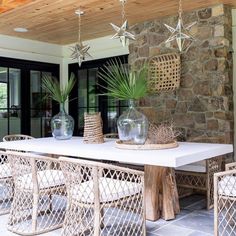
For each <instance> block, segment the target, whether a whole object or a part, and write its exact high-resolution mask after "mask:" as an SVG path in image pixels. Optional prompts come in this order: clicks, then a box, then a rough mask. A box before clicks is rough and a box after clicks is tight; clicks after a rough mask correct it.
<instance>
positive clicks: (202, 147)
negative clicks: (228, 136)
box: [0, 137, 233, 167]
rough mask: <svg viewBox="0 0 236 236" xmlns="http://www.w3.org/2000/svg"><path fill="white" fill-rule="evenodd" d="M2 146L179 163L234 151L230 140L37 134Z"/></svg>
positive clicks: (127, 160)
mask: <svg viewBox="0 0 236 236" xmlns="http://www.w3.org/2000/svg"><path fill="white" fill-rule="evenodd" d="M0 149H11V150H21V151H31V152H39V153H49V154H56V155H62V156H75V157H76V156H77V157H83V158H89V159H95V160H111V161H119V162H125V163H132V164H144V165H145V164H146V165H156V166H168V167H179V166H182V165H185V164H190V163H193V162H196V161H201V160H205V159H208V158H211V157H215V156H219V155H223V154H226V153H231V152H233V145H231V144H210V143H190V142H180V143H179V147H177V148H172V149H163V150H124V149H118V148H116V147H115V140H111V139H110V140H108V139H107V140H106V141H105V143H103V144H84V143H83V138H81V137H73V138H72V139H70V140H56V139H54V138H37V139H30V140H22V141H11V142H0Z"/></svg>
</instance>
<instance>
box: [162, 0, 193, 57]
mask: <svg viewBox="0 0 236 236" xmlns="http://www.w3.org/2000/svg"><path fill="white" fill-rule="evenodd" d="M196 23H197V22H196V21H195V22H193V23H191V24H189V25H187V26H184V24H183V19H182V1H181V0H180V1H179V19H178V23H177V26H176V28H173V27H171V26H169V25H167V24H164V25H165V26H166V28H167V29H168V30H169V31H170V32H171V35H170V37H169V38H168V39H167V40H166V41H165V42H166V43H169V42H171V41H175V40H176V43H177V46H178V49H179V52H180V53H184V52H187V51H188V49H189V47H190V46H191V45H192V43H193V42H194V41H195V38H194V37H193V36H192V35H191V33H190V30H191V28H192V27H193V26H194V25H195V24H196Z"/></svg>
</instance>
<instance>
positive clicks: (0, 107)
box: [0, 67, 22, 140]
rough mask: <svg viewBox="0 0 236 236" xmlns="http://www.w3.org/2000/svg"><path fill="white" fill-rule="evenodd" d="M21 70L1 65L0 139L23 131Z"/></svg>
mask: <svg viewBox="0 0 236 236" xmlns="http://www.w3.org/2000/svg"><path fill="white" fill-rule="evenodd" d="M21 109H22V108H21V70H20V69H17V68H7V67H0V140H2V138H3V137H4V136H5V135H7V134H19V133H21Z"/></svg>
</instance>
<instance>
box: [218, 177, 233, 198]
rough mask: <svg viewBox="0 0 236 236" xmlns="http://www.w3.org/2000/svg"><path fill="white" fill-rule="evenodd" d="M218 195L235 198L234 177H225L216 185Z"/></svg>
mask: <svg viewBox="0 0 236 236" xmlns="http://www.w3.org/2000/svg"><path fill="white" fill-rule="evenodd" d="M218 194H221V195H227V196H236V176H225V177H223V178H222V179H221V180H220V181H219V183H218Z"/></svg>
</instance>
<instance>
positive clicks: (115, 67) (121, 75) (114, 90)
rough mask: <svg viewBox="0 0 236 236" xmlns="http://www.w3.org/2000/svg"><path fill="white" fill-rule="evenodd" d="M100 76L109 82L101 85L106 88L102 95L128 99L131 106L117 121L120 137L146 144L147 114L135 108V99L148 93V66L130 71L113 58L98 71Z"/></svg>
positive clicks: (124, 139)
mask: <svg viewBox="0 0 236 236" xmlns="http://www.w3.org/2000/svg"><path fill="white" fill-rule="evenodd" d="M98 77H99V78H101V80H102V81H103V82H104V83H106V84H107V87H104V86H102V85H100V86H101V87H102V88H103V89H105V90H106V92H104V93H103V94H102V95H106V96H110V97H113V98H115V99H118V100H128V101H129V108H128V110H127V111H125V112H124V113H123V114H122V115H121V116H120V117H119V118H118V121H117V127H118V134H119V139H120V140H121V141H124V142H126V143H130V144H144V143H145V140H146V138H147V132H148V120H147V118H146V116H145V115H144V114H142V113H140V112H139V111H137V110H136V108H135V100H138V99H140V98H142V97H144V96H146V95H147V93H148V92H147V81H146V77H147V66H146V65H144V66H143V67H142V68H141V69H140V70H139V71H131V72H130V71H129V69H128V67H127V66H126V65H124V64H122V63H121V62H120V61H117V60H111V61H110V62H108V64H107V65H106V66H105V67H104V69H102V70H101V71H100V72H99V73H98Z"/></svg>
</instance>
